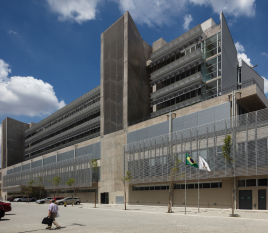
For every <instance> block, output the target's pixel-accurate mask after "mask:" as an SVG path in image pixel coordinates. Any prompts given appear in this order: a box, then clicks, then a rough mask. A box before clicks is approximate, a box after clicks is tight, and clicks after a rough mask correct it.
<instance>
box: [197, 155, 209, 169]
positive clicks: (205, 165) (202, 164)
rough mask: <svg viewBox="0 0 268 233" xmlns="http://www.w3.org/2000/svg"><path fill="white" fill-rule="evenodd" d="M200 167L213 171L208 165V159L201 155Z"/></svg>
mask: <svg viewBox="0 0 268 233" xmlns="http://www.w3.org/2000/svg"><path fill="white" fill-rule="evenodd" d="M198 166H199V169H200V170H207V171H209V172H210V171H211V170H210V168H209V166H208V163H207V162H206V160H204V159H203V158H202V157H201V156H199V164H198Z"/></svg>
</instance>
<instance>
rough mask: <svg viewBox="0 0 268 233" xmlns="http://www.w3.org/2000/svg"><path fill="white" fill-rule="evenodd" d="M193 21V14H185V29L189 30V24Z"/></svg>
mask: <svg viewBox="0 0 268 233" xmlns="http://www.w3.org/2000/svg"><path fill="white" fill-rule="evenodd" d="M192 21H193V18H192V16H191V15H185V16H184V24H183V28H184V30H189V25H190V23H191V22H192Z"/></svg>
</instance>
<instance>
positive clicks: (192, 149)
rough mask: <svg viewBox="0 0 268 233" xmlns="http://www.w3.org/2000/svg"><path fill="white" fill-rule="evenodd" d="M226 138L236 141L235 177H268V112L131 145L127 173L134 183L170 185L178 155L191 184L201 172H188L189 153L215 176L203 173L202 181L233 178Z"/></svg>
mask: <svg viewBox="0 0 268 233" xmlns="http://www.w3.org/2000/svg"><path fill="white" fill-rule="evenodd" d="M226 135H231V137H232V149H231V156H232V157H233V158H234V160H235V162H234V174H235V176H256V175H268V141H267V140H268V109H263V110H259V111H256V112H251V113H247V114H244V115H240V116H236V117H233V118H228V119H225V120H221V121H217V122H212V123H209V124H206V125H200V126H197V127H193V128H190V129H185V130H181V131H178V132H173V133H171V136H169V134H165V135H160V136H157V137H155V138H150V139H146V140H142V141H139V142H135V143H131V144H127V145H125V146H124V161H125V163H124V172H126V171H127V170H128V171H130V172H131V174H132V175H133V177H134V180H133V183H149V182H167V181H168V176H169V174H170V170H171V168H172V167H173V166H174V155H176V156H178V157H179V158H180V159H181V160H182V163H181V165H180V171H181V172H185V174H186V176H187V180H196V179H197V178H198V169H196V168H193V167H191V166H187V167H186V170H185V165H184V164H185V157H186V153H187V154H188V155H190V156H191V157H192V158H193V159H194V160H195V161H196V162H197V163H198V156H199V155H201V156H202V157H203V158H204V159H205V160H206V161H207V162H208V164H209V166H210V169H211V172H207V171H200V175H199V177H200V179H210V178H224V177H231V175H232V174H231V171H230V170H229V168H228V167H227V166H226V163H225V159H224V158H223V156H222V146H223V139H224V138H225V136H226Z"/></svg>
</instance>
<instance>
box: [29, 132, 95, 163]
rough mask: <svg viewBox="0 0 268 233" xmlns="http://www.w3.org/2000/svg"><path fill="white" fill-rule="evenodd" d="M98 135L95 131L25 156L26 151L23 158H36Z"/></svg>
mask: <svg viewBox="0 0 268 233" xmlns="http://www.w3.org/2000/svg"><path fill="white" fill-rule="evenodd" d="M99 136H100V132H97V133H94V134H90V135H88V136H86V137H83V138H79V139H77V140H75V141H72V142H69V143H66V144H63V145H60V146H57V147H54V148H52V149H49V150H47V151H43V152H40V153H38V154H35V155H34V156H30V157H27V153H26V155H25V156H24V157H25V160H28V159H33V158H36V157H38V156H41V155H45V154H48V153H51V152H53V151H56V150H59V149H62V148H65V147H68V146H71V145H75V144H77V143H80V142H84V141H87V140H90V139H92V138H96V137H99Z"/></svg>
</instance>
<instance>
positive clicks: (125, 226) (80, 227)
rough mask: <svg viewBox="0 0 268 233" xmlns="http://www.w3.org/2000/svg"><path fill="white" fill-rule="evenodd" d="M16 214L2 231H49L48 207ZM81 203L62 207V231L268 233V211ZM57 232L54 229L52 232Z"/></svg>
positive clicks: (18, 207) (21, 206)
mask: <svg viewBox="0 0 268 233" xmlns="http://www.w3.org/2000/svg"><path fill="white" fill-rule="evenodd" d="M11 205H12V211H11V212H8V213H6V216H5V217H4V218H3V219H2V220H1V221H0V232H1V233H6V232H14V233H26V232H34V233H35V232H46V231H48V230H46V229H45V228H46V225H43V224H41V221H42V219H43V218H44V217H46V216H47V212H48V210H47V209H48V205H47V204H41V205H38V204H36V203H29V204H28V203H14V202H12V204H11ZM127 209H128V210H124V206H123V205H97V208H93V204H81V205H77V206H73V207H72V206H70V205H68V206H67V207H63V206H60V207H59V214H60V217H59V218H57V222H58V223H59V224H60V225H61V226H62V228H61V229H59V230H57V231H60V232H94V233H95V232H102V233H104V232H105V233H111V232H113V233H119V232H128V233H141V232H146V233H166V232H187V233H188V232H195V233H197V232H213V233H215V232H224V233H226V232H243V233H246V232H267V231H268V211H237V212H236V213H238V214H239V215H240V217H235V218H232V217H229V214H230V213H231V211H230V210H220V209H200V213H198V212H197V209H196V208H188V209H187V213H186V215H185V213H184V208H181V207H174V208H173V211H174V213H171V214H168V213H167V207H161V206H138V205H135V206H134V205H131V206H127ZM54 230H55V226H53V229H52V231H54Z"/></svg>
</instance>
